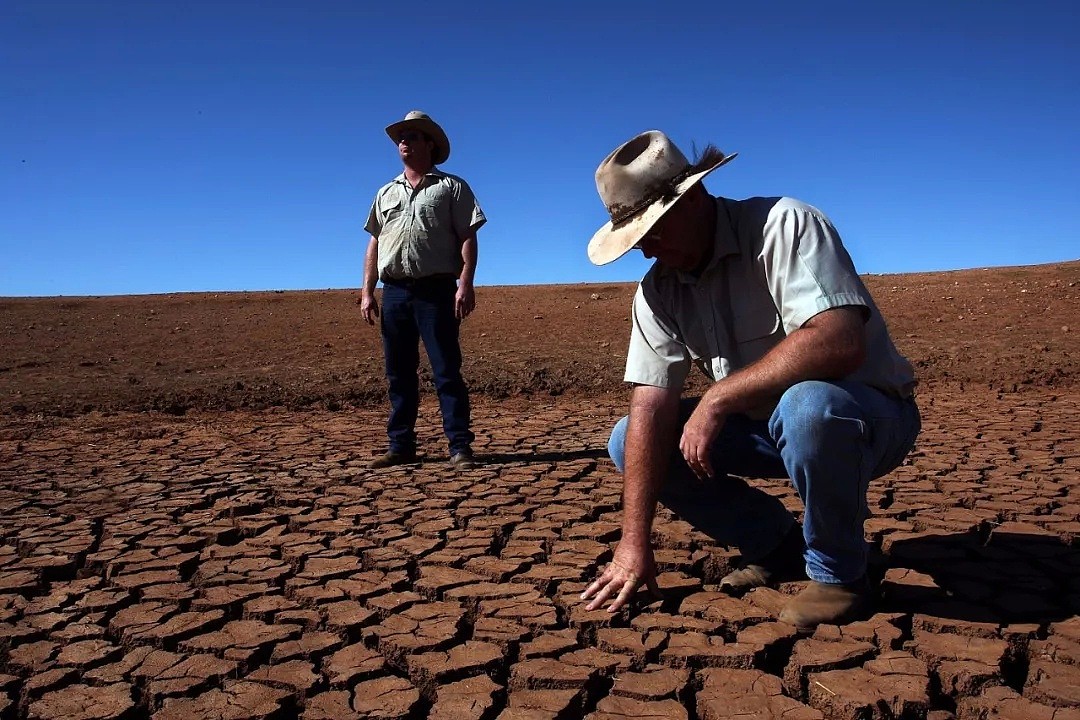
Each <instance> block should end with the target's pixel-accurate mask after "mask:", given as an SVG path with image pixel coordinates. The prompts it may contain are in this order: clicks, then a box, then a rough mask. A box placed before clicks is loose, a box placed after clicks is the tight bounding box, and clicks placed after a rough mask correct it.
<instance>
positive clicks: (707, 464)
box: [679, 393, 726, 480]
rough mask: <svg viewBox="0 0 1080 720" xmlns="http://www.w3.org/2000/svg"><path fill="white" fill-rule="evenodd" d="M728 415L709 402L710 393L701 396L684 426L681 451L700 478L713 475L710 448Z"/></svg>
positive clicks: (680, 441)
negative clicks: (714, 407)
mask: <svg viewBox="0 0 1080 720" xmlns="http://www.w3.org/2000/svg"><path fill="white" fill-rule="evenodd" d="M725 419H726V416H725V415H724V414H723V413H722V412H718V411H716V410H715V409H713V407H712V403H710V402H708V393H706V396H705V397H702V398H701V402H700V403H698V406H697V407H696V408H694V412H693V413H692V414H691V415H690V419H689V420H687V421H686V425H684V426H683V432H682V437H681V438H679V451H680V452H682V455H683V457H684V458H686V464H687V465H689V466H690V469H691V470H692V471H693V472H694V474H695V475H697V476H698V478H699V479H702V480H704V479H705V478H711V477H712V476H713V467H712V460H710V459H709V449H710V448H712V444H713V441H714V440H716V436H717V435H719V434H720V428H722V427H723V426H724V420H725Z"/></svg>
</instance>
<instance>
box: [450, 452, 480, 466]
mask: <svg viewBox="0 0 1080 720" xmlns="http://www.w3.org/2000/svg"><path fill="white" fill-rule="evenodd" d="M450 464H451V465H453V467H454V469H455V470H472V469H473V468H475V467H476V458H474V457H473V454H472V450H469V449H468V448H466V449H464V450H458V451H457V452H456V453H454V454H453V455H451V456H450Z"/></svg>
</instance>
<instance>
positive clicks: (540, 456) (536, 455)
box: [476, 449, 608, 464]
mask: <svg viewBox="0 0 1080 720" xmlns="http://www.w3.org/2000/svg"><path fill="white" fill-rule="evenodd" d="M607 456H608V454H607V450H604V449H592V450H570V451H551V450H549V451H542V452H535V451H531V450H522V451H520V452H504V453H477V455H476V459H477V460H478V461H480V462H482V463H500V464H503V463H540V462H568V461H570V460H598V459H600V458H606V457H607Z"/></svg>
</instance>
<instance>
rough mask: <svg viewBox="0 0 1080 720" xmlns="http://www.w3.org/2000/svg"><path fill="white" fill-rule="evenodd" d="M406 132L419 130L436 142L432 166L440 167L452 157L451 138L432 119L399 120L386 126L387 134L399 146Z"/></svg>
mask: <svg viewBox="0 0 1080 720" xmlns="http://www.w3.org/2000/svg"><path fill="white" fill-rule="evenodd" d="M406 130H419V131H420V132H422V133H425V134H427V135H428V137H430V138H431V139H432V140H433V141H434V142H435V152H434V153H433V154H432V156H431V164H432V165H438V164H440V163H444V162H446V160H447V158H449V157H450V138H448V137H446V133H445V132H443V129H442V128H441V127H439V124H438V123H437V122H435V121H434V120H431V119H430V118H413V119H410V120H398V121H397V122H396V123H392V124H390V125H387V126H386V134H387V135H388V136H390V140H391V141H393V143H394V144H395V145H397V144H398V143H399V142H400V141H401V133H403V132H405V131H406Z"/></svg>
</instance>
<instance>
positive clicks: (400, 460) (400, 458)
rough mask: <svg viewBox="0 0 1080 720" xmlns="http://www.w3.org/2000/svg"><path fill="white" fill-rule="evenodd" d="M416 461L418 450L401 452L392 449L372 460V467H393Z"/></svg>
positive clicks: (373, 468)
mask: <svg viewBox="0 0 1080 720" xmlns="http://www.w3.org/2000/svg"><path fill="white" fill-rule="evenodd" d="M414 462H416V451H413V452H399V451H397V450H391V451H390V452H388V453H386V454H385V455H383V456H382V457H377V458H375V459H374V460H372V461H371V465H369V466H368V467H370V468H371V469H372V470H378V469H379V468H388V467H393V466H394V465H407V464H409V463H414Z"/></svg>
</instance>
